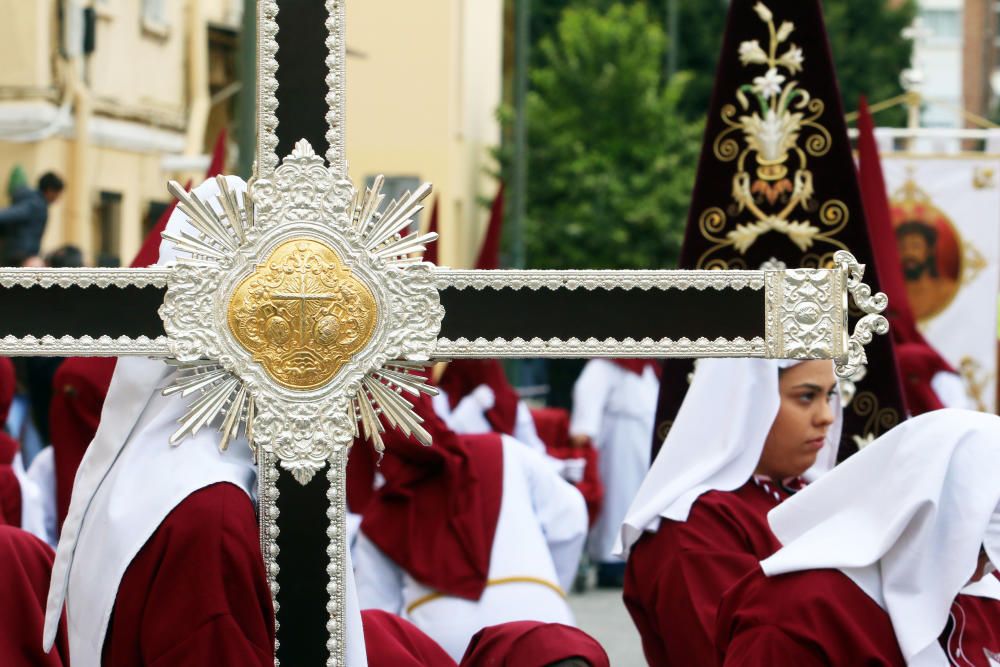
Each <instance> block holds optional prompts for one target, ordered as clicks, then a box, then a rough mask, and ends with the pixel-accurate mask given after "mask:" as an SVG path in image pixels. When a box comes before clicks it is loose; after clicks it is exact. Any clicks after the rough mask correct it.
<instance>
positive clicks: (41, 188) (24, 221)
mask: <svg viewBox="0 0 1000 667" xmlns="http://www.w3.org/2000/svg"><path fill="white" fill-rule="evenodd" d="M62 191H63V181H62V179H61V178H59V177H58V176H56V175H55V174H53V173H52V172H51V171H49V172H46V173H45V174H43V175H42V177H41V178H40V179H38V189H37V190H32V189H30V188H27V187H23V188H20V189H18V190H16V191H15V192H14V194H13V203H12V204H11V205H10V206H8V207H7V208H5V209H0V233H2V235H3V254H2V260H3V264H4V265H6V266H11V265H12V264H14V263H15V262H16V265H20V261H18V260H23V259H24V258H27V257H31V256H34V255H37V254H38V253H39V250H40V248H41V244H42V234H44V233H45V223H47V222H48V220H49V204H52V203H53V202H55V201H56V199H58V198H59V195H60V194H62Z"/></svg>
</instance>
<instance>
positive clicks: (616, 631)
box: [569, 588, 646, 667]
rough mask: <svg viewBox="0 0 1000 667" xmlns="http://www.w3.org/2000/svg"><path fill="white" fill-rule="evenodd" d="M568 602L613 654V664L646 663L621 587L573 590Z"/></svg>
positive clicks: (581, 623) (585, 628)
mask: <svg viewBox="0 0 1000 667" xmlns="http://www.w3.org/2000/svg"><path fill="white" fill-rule="evenodd" d="M569 606H570V607H571V608H572V609H573V613H574V614H575V615H576V624H577V625H578V626H579V627H580V629H581V630H583V631H585V632H587V633H588V634H589V635H591V636H592V637H594V638H595V639H596V640H597V641H599V642H600V643H601V645H602V646H603V647H604V650H606V651H607V652H608V657H610V658H611V666H612V667H643V666H644V665H645V664H646V662H645V660H643V657H642V645H641V644H640V643H639V633H638V632H636V629H635V626H634V625H632V619H631V618H630V617H629V615H628V611H626V609H625V605H624V603H623V602H622V592H621V589H618V590H614V589H611V590H608V589H601V588H591V589H590V590H588V591H587V592H586V593H574V594H572V595H571V596H570V598H569Z"/></svg>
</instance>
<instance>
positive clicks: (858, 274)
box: [833, 251, 889, 377]
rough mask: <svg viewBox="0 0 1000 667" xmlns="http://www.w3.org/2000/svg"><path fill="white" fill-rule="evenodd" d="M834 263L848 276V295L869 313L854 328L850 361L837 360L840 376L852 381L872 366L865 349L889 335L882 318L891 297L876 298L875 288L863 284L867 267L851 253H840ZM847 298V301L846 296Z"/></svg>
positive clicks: (880, 296) (850, 346) (863, 310)
mask: <svg viewBox="0 0 1000 667" xmlns="http://www.w3.org/2000/svg"><path fill="white" fill-rule="evenodd" d="M833 261H834V263H835V264H836V265H837V266H839V267H840V268H841V270H842V271H843V272H844V274H845V279H846V282H847V291H848V292H850V294H851V296H852V297H854V304H855V305H856V306H857V307H858V308H859V309H860V310H861V311H862V312H863V313H865V315H864V316H862V317H861V319H859V320H858V321H857V322H856V323H855V325H854V333H852V334H851V337H850V339H849V340H848V342H847V351H846V352H847V353H846V358H843V359H838V360H837V375H839V376H841V377H851V376H852V375H854V374H855V373H857V372H858V370H859V368H860V367H861V366H863V365H866V364H867V363H868V355H867V354H865V345H867V344H868V343H870V342H872V336H873V335H874V334H879V335H885V334H886V333H888V332H889V321H888V320H887V319H886V318H885V317H883V316H882V315H881V314H880V313H882V312H884V311H885V309H886V308H887V307H888V306H889V297H887V296H886V295H885V294H884V293H882V292H878V293H877V294H872V290H871V287H869V286H868V285H865V284H864V283H863V282H861V281H862V279H863V278H864V275H865V265H864V264H859V263H858V260H856V259H855V258H854V256H853V255H852V254H851V253H849V252H844V251H840V252H837V253H836V254H835V255H834V256H833ZM844 298H845V300H846V295H845V297H844ZM845 308H846V306H845Z"/></svg>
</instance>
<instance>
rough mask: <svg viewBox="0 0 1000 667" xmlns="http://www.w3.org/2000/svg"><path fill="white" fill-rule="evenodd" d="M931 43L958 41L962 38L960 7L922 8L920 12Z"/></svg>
mask: <svg viewBox="0 0 1000 667" xmlns="http://www.w3.org/2000/svg"><path fill="white" fill-rule="evenodd" d="M920 18H922V19H923V22H924V28H926V29H927V30H928V32H929V33H930V36H929V41H930V42H931V43H932V44H935V43H936V44H941V43H948V44H951V43H958V42H960V41H961V40H962V10H961V9H924V10H921V12H920Z"/></svg>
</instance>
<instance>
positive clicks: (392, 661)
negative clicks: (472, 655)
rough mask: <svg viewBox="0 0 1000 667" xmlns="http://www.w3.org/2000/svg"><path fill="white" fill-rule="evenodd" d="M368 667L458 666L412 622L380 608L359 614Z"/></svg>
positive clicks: (366, 610)
mask: <svg viewBox="0 0 1000 667" xmlns="http://www.w3.org/2000/svg"><path fill="white" fill-rule="evenodd" d="M361 625H362V627H363V628H364V633H365V652H366V653H367V654H368V667H458V665H457V664H456V663H455V661H454V660H452V658H451V656H450V655H448V654H447V653H445V650H444V649H443V648H441V647H440V646H439V645H438V643H437V642H435V641H434V640H433V639H431V638H430V637H428V636H427V635H426V634H424V631H423V630H421V629H420V628H418V627H417V626H415V625H414V624H413V623H410V622H409V621H407V620H405V619H402V618H400V617H399V616H396V615H395V614H390V613H389V612H387V611H382V610H381V609H365V610H364V611H362V612H361Z"/></svg>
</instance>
